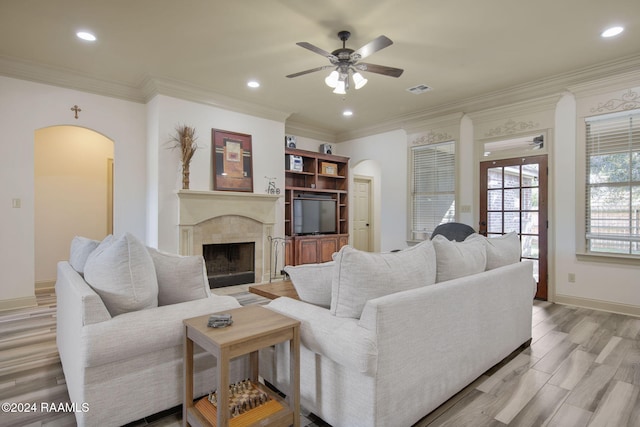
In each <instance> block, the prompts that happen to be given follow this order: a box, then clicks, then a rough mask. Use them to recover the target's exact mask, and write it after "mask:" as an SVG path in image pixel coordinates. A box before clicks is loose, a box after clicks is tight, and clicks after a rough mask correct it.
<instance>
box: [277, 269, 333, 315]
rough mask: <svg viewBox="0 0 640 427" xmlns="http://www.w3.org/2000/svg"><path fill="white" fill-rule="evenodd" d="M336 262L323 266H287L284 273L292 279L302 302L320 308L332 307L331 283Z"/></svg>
mask: <svg viewBox="0 0 640 427" xmlns="http://www.w3.org/2000/svg"><path fill="white" fill-rule="evenodd" d="M335 265H336V263H335V261H329V262H323V263H321V264H302V265H296V266H292V265H287V266H285V267H284V271H285V272H286V273H287V274H288V275H289V277H290V278H291V282H292V283H293V287H294V288H296V292H297V293H298V296H299V297H300V299H301V300H302V301H305V302H308V303H310V304H314V305H318V306H320V307H325V308H329V307H330V306H331V281H332V279H333V267H334V266H335Z"/></svg>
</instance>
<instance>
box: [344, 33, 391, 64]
mask: <svg viewBox="0 0 640 427" xmlns="http://www.w3.org/2000/svg"><path fill="white" fill-rule="evenodd" d="M392 44H393V42H392V41H391V39H389V38H388V37H387V36H378V37H377V38H375V39H373V40H371V41H370V42H369V43H367V44H366V45H364V46H362V47H361V48H360V49H358V50H356V51H355V52H353V53H352V54H351V58H354V57H355V56H356V55H357V56H358V59H363V58H366V57H367V56H369V55H371V54H372V53H375V52H377V51H379V50H381V49H384V48H385V47H388V46H391V45H392Z"/></svg>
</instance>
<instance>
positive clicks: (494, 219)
mask: <svg viewBox="0 0 640 427" xmlns="http://www.w3.org/2000/svg"><path fill="white" fill-rule="evenodd" d="M487 231H488V232H489V233H502V212H488V213H487Z"/></svg>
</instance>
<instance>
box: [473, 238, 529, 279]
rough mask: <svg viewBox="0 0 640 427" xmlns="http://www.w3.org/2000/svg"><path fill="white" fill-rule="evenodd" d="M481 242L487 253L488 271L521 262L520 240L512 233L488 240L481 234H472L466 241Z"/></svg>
mask: <svg viewBox="0 0 640 427" xmlns="http://www.w3.org/2000/svg"><path fill="white" fill-rule="evenodd" d="M473 239H477V240H480V241H481V242H482V243H484V245H485V250H486V252H487V266H486V269H487V270H493V269H494V268H498V267H503V266H505V265H509V264H514V263H516V262H520V239H519V238H518V233H516V232H515V231H512V232H510V233H507V234H504V235H502V236H498V237H491V238H486V237H485V236H483V235H481V234H472V235H470V236H469V237H467V239H466V240H473Z"/></svg>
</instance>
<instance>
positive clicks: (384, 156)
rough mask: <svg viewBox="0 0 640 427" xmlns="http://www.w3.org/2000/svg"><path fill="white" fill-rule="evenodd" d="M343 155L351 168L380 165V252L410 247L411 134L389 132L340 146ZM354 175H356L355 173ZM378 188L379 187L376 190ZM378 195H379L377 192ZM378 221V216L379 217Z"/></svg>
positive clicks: (400, 131) (376, 195)
mask: <svg viewBox="0 0 640 427" xmlns="http://www.w3.org/2000/svg"><path fill="white" fill-rule="evenodd" d="M336 151H337V152H338V153H339V154H340V155H342V156H347V157H350V158H351V160H350V161H351V165H352V166H353V165H357V164H359V163H360V162H362V161H364V160H371V161H373V162H375V163H376V164H378V165H380V169H379V170H380V172H379V176H374V182H379V183H380V184H379V186H380V187H379V194H374V200H376V201H378V202H379V206H380V214H379V224H378V225H379V227H378V228H377V230H379V234H380V236H379V238H380V243H379V250H381V251H389V250H393V249H402V248H406V247H407V246H408V245H407V134H406V132H405V131H404V130H395V131H391V132H385V133H382V134H379V135H373V136H369V137H365V138H358V139H354V140H351V141H347V142H342V143H340V144H338V147H337V150H336ZM352 175H353V173H352ZM376 187H377V186H376ZM376 191H378V190H377V189H376ZM376 217H377V214H376Z"/></svg>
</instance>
